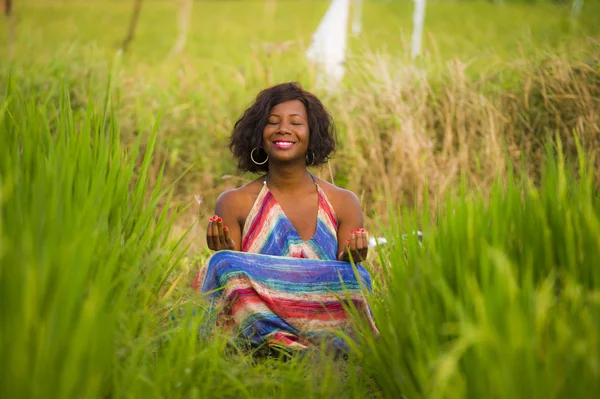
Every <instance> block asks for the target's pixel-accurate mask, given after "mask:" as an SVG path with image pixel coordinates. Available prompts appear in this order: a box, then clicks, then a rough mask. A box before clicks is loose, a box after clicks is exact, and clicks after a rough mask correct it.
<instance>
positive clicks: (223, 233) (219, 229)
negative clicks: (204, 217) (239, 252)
mask: <svg viewBox="0 0 600 399" xmlns="http://www.w3.org/2000/svg"><path fill="white" fill-rule="evenodd" d="M206 243H207V244H208V248H210V249H212V250H213V251H223V250H230V251H233V250H235V243H234V242H233V240H232V239H231V237H230V236H229V228H228V227H227V226H223V219H221V218H220V217H218V216H217V215H214V216H213V217H211V218H210V219H209V221H208V228H207V229H206Z"/></svg>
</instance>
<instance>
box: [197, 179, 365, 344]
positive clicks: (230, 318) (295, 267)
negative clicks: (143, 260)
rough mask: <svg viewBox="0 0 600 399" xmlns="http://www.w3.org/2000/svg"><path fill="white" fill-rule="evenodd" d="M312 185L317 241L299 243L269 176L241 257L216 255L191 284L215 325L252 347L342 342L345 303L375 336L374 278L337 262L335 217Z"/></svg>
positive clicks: (348, 326)
mask: <svg viewBox="0 0 600 399" xmlns="http://www.w3.org/2000/svg"><path fill="white" fill-rule="evenodd" d="M313 181H315V185H316V187H317V192H318V204H319V205H318V212H317V228H316V231H315V234H314V235H313V237H312V238H310V239H309V240H307V241H304V240H302V238H301V237H300V235H299V234H298V232H297V231H296V229H295V228H294V226H293V225H292V223H291V222H290V220H289V219H288V218H287V217H286V215H285V213H284V212H283V210H282V209H281V206H280V205H279V203H278V202H277V200H276V199H275V197H274V196H273V194H272V193H271V192H270V191H269V188H268V187H267V184H266V176H265V180H264V182H263V186H262V188H261V191H260V193H259V194H258V197H257V198H256V201H255V203H254V205H253V207H252V209H251V211H250V213H249V214H248V217H247V219H246V223H245V225H244V229H243V231H242V252H237V251H218V252H215V253H214V254H213V255H212V256H211V257H210V258H209V259H208V261H207V262H206V264H205V265H204V266H203V267H202V269H201V270H200V272H199V273H198V275H197V276H196V279H195V280H194V283H193V284H192V287H194V288H195V289H199V290H200V291H201V292H202V293H204V294H207V295H208V296H209V298H210V300H211V303H212V305H213V306H214V307H215V309H219V313H218V317H217V324H219V325H222V326H225V327H226V329H228V330H229V331H231V332H233V333H234V335H236V336H237V337H242V338H243V339H245V340H248V341H250V342H251V343H252V344H254V345H262V344H267V345H273V346H280V347H289V348H298V349H302V348H306V347H308V346H311V345H312V344H315V343H317V342H320V341H322V340H323V339H325V340H333V341H337V342H338V343H339V340H338V339H336V338H335V335H334V334H332V332H334V330H336V329H337V330H343V331H346V332H347V333H350V332H351V319H350V316H349V314H348V313H347V311H346V308H347V306H348V305H349V302H348V300H350V301H351V302H352V304H353V305H354V307H355V308H356V310H357V311H358V312H359V314H360V315H361V316H364V318H365V319H366V320H367V322H368V323H369V324H370V326H371V328H372V330H373V332H374V333H375V334H377V329H376V327H375V324H374V323H373V319H372V316H371V311H370V309H369V306H368V304H367V300H366V298H365V295H364V292H363V290H369V291H370V290H371V277H370V276H369V273H368V272H367V270H366V269H365V268H364V267H362V266H361V265H358V264H357V265H356V269H354V268H353V267H352V265H351V264H350V263H348V262H340V261H337V260H336V253H337V248H338V245H337V226H338V224H337V220H336V217H335V212H334V210H333V207H332V206H331V204H330V203H329V201H328V199H327V196H326V195H325V193H324V192H323V190H322V189H321V187H320V186H319V184H318V183H317V182H316V180H315V179H314V177H313ZM357 275H358V276H359V280H360V282H359V281H357V278H356V276H357Z"/></svg>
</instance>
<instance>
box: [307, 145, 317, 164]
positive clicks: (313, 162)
mask: <svg viewBox="0 0 600 399" xmlns="http://www.w3.org/2000/svg"><path fill="white" fill-rule="evenodd" d="M308 151H310V152H311V153H312V161H311V162H310V163H308ZM308 151H306V166H313V165H314V164H315V153H314V152H313V151H312V150H310V149H309V150H308Z"/></svg>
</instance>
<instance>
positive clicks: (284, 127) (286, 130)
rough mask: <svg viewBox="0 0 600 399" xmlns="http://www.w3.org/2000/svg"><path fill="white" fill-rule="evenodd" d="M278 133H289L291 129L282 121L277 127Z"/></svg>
mask: <svg viewBox="0 0 600 399" xmlns="http://www.w3.org/2000/svg"><path fill="white" fill-rule="evenodd" d="M279 133H281V134H291V133H292V130H291V129H290V128H289V126H288V125H287V123H282V124H281V127H280V128H279Z"/></svg>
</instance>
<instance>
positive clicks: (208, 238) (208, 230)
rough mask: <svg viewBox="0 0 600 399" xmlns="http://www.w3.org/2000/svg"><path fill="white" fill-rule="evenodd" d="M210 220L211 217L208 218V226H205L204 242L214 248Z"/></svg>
mask: <svg viewBox="0 0 600 399" xmlns="http://www.w3.org/2000/svg"><path fill="white" fill-rule="evenodd" d="M212 220H213V219H212V217H211V218H210V219H208V227H207V228H206V244H207V245H208V248H210V249H212V250H214V249H215V244H214V242H213V237H212Z"/></svg>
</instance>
